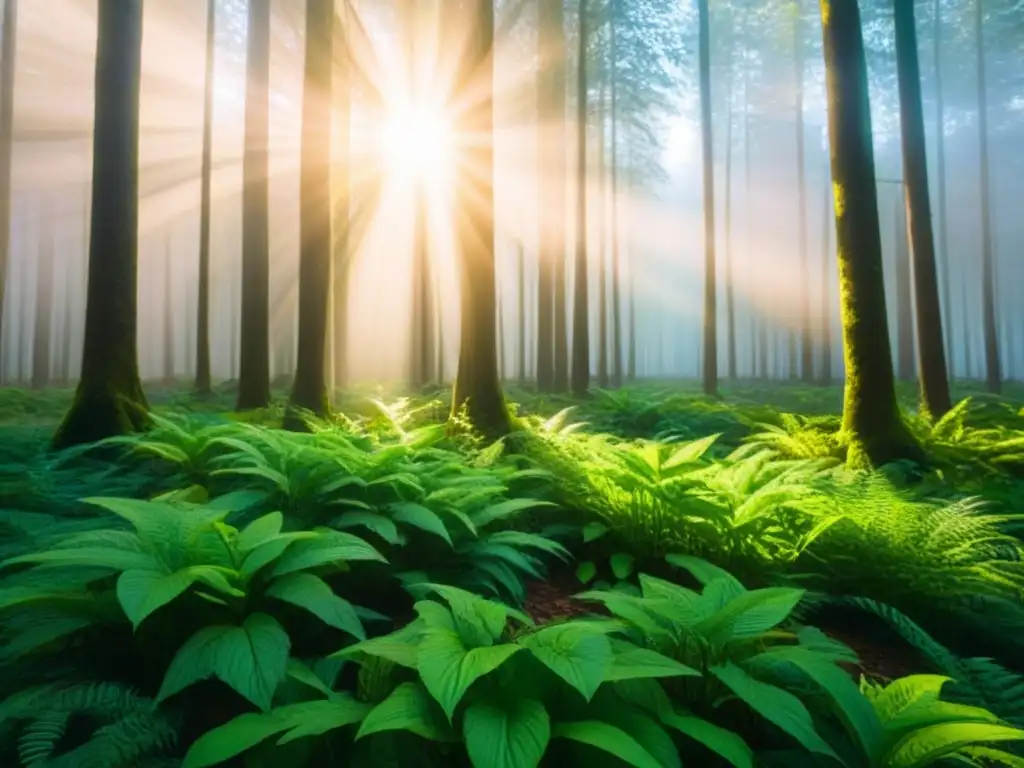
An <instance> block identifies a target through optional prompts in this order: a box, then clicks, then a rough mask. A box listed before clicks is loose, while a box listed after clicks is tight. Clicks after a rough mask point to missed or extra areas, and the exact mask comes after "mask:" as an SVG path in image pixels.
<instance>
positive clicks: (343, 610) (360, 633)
mask: <svg viewBox="0 0 1024 768" xmlns="http://www.w3.org/2000/svg"><path fill="white" fill-rule="evenodd" d="M266 594H267V596H268V597H274V598H277V599H278V600H283V601H284V602H286V603H291V604H292V605H297V606H298V607H299V608H304V609H305V610H307V611H309V612H310V613H312V614H313V615H314V616H316V617H318V618H319V619H320V620H321V621H323V622H324V624H327V625H328V626H330V627H334V628H335V629H340V630H341V631H342V632H348V634H350V635H352V636H353V637H356V638H358V639H360V640H365V639H366V630H364V629H363V624H362V622H361V621H360V620H359V617H358V616H357V615H356V612H355V609H354V608H353V607H352V604H351V603H350V602H349V601H348V600H345V599H344V598H341V597H338V595H336V594H334V591H333V590H332V589H331V588H330V587H329V586H328V585H327V582H325V581H324V580H323V579H321V578H320V577H319V576H314V575H313V574H311V573H290V574H288V575H287V576H282V577H281V578H280V579H275V580H274V581H273V582H272V583H271V584H270V586H269V587H268V588H267V593H266Z"/></svg>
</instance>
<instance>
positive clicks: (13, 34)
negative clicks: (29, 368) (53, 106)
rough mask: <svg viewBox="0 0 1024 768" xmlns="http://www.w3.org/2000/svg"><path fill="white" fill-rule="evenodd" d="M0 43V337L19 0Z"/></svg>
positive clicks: (11, 1)
mask: <svg viewBox="0 0 1024 768" xmlns="http://www.w3.org/2000/svg"><path fill="white" fill-rule="evenodd" d="M3 25H4V28H3V39H2V40H0V45H2V46H3V49H2V50H0V337H2V331H3V316H4V296H5V294H6V293H7V261H8V257H9V254H10V248H11V148H12V144H13V138H14V73H15V61H16V50H15V49H16V47H17V44H18V0H5V2H4V15H3ZM3 360H4V357H3V354H0V381H3V378H4V377H5V375H6V374H5V372H4V370H3V367H4V366H3Z"/></svg>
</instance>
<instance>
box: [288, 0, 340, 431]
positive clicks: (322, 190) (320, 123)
mask: <svg viewBox="0 0 1024 768" xmlns="http://www.w3.org/2000/svg"><path fill="white" fill-rule="evenodd" d="M333 46H334V0H306V66H305V77H304V83H303V89H302V147H301V153H300V154H301V156H300V171H299V173H300V181H299V190H300V195H301V197H300V199H299V203H300V208H299V238H300V250H299V343H298V358H297V360H296V366H295V380H294V382H293V383H292V393H291V398H290V401H289V405H290V406H291V407H292V408H294V409H303V410H306V411H310V412H312V413H314V414H316V415H317V416H324V415H326V414H327V412H328V411H329V410H330V403H329V401H328V397H327V366H326V363H327V360H326V354H327V322H328V319H329V318H328V307H329V305H330V293H331V260H332V257H333V249H332V245H333V243H332V241H331V214H332V210H331V163H330V162H327V161H325V159H329V158H330V157H331V127H332V126H331V106H332V98H331V97H332V93H331V78H332V76H333V69H334V54H333ZM290 421H291V424H292V426H296V427H297V426H299V425H301V423H302V422H301V419H300V418H297V414H295V417H293V418H292V419H290Z"/></svg>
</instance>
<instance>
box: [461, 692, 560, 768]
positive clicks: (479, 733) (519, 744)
mask: <svg viewBox="0 0 1024 768" xmlns="http://www.w3.org/2000/svg"><path fill="white" fill-rule="evenodd" d="M462 733H463V736H464V737H465V740H466V751H467V752H468V753H469V759H470V762H472V763H473V765H478V766H487V767H488V768H537V766H538V765H540V761H541V758H542V757H544V752H545V750H546V749H547V747H548V742H549V741H550V740H551V719H550V718H549V717H548V712H547V710H546V709H544V705H543V704H541V703H540V702H539V701H536V700H535V699H513V700H511V701H507V702H503V703H502V704H496V703H491V702H482V701H481V702H475V703H473V704H470V705H469V707H467V708H466V714H465V717H464V718H463V721H462Z"/></svg>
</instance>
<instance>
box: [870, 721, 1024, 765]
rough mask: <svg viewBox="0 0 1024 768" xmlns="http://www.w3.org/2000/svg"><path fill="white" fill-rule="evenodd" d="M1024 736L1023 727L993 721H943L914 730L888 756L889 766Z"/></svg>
mask: <svg viewBox="0 0 1024 768" xmlns="http://www.w3.org/2000/svg"><path fill="white" fill-rule="evenodd" d="M1021 740H1024V731H1022V730H1020V729H1019V728H1011V727H1010V726H1008V725H995V724H992V723H941V724H939V725H930V726H927V727H925V728H920V729H918V730H916V731H912V732H911V733H910V734H909V735H907V736H905V737H904V738H903V739H902V740H901V741H900V742H899V743H898V744H897V745H896V746H895V747H893V749H892V750H891V751H890V753H889V755H888V756H887V758H886V761H885V763H884V765H885V766H886V768H920V767H921V766H930V765H934V764H935V763H937V762H938V761H939V760H940V759H941V758H943V757H948V756H950V755H951V754H952V753H954V752H956V751H957V750H959V749H962V748H963V747H969V746H973V745H978V746H981V745H982V744H985V743H989V744H990V743H992V742H999V741H1021Z"/></svg>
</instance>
